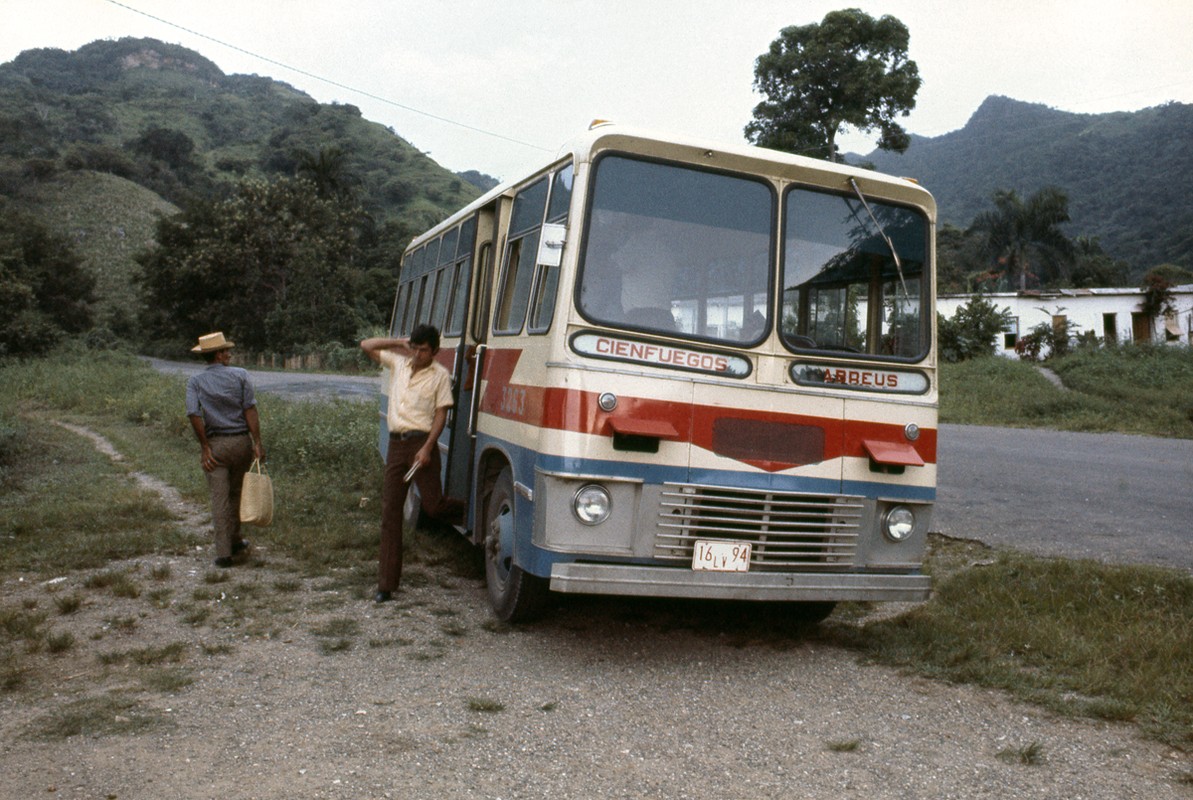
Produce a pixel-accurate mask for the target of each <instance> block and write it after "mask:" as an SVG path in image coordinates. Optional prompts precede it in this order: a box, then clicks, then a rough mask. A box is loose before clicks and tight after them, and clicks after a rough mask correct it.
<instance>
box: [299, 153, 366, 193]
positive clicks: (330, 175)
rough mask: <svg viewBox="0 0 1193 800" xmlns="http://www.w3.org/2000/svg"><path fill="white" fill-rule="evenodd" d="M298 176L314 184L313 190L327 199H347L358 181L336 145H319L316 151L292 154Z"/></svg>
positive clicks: (345, 157)
mask: <svg viewBox="0 0 1193 800" xmlns="http://www.w3.org/2000/svg"><path fill="white" fill-rule="evenodd" d="M294 156H295V161H296V162H297V166H296V169H295V172H296V173H297V175H298V177H300V178H306V179H307V180H309V181H311V182H312V183H314V184H315V191H316V192H317V193H318V195H319V196H320V197H322V198H325V199H329V200H347V199H350V198H351V196H352V193H353V191H354V189H355V186H356V184H357V183H358V181H357V179H356V176H354V175H353V174H352V173H351V172H350V171H349V169H348V159H347V156H345V154H344V151H343V150H341V149H340V148H338V147H335V146H334V145H333V146H330V147H321V148H319V152H318V153H312V152H310V151H309V150H298V151H296V152H295V154H294Z"/></svg>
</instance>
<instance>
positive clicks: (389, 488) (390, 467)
mask: <svg viewBox="0 0 1193 800" xmlns="http://www.w3.org/2000/svg"><path fill="white" fill-rule="evenodd" d="M426 441H427V437H426V436H415V437H413V438H410V439H405V440H402V439H399V438H398V437H396V436H390V437H389V448H388V450H387V453H386V458H385V482H384V485H383V486H382V489H381V553H380V555H379V556H378V561H379V562H380V564H379V567H378V576H377V589H378V590H379V591H382V592H394V591H397V589H398V583H399V582H401V579H402V524H403V519H402V511H403V509H404V508H405V506H406V494H407V493H408V491H409V489H410V486H409V484H407V483H406V482H405V481H404V480H402V479H403V478H404V477H406V473H407V471H409V469H410V467H411V465H413V464H414V456H415V454H417V453H418V451H419V450H420V449H421V448H422V446H423V444H424V443H425V442H426ZM439 470H440V461H439V448H438V447H434V448H432V449H431V461H430V463H428V464H426V465H424V466H423V467H422V469H420V470H419V471H418V472H416V473H415V474H414V477H413V478H412V479H411V483H413V484H414V485H415V486H417V487H418V495H419V497H420V498H421V501H422V510H423V512H425V513H426V514H427V516H429V517H431V518H432V519H435V520H438V521H440V522H444V523H446V524H453V525H454V524H458V523H460V522H461V521H462V520H463V518H464V503H463V502H462V501H460V500H453V499H451V498H449V497H445V496H444V494H443V489H442V487H441V486H440V484H439Z"/></svg>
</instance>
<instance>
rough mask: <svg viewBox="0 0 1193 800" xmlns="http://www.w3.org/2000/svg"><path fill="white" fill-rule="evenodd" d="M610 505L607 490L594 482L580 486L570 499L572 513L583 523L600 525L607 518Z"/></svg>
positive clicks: (610, 501) (611, 504)
mask: <svg viewBox="0 0 1193 800" xmlns="http://www.w3.org/2000/svg"><path fill="white" fill-rule="evenodd" d="M612 507H613V502H612V500H611V499H610V498H609V491H608V490H607V489H606V488H605V487H604V486H598V485H597V484H595V483H590V484H588V485H587V486H581V487H580V489H579V490H578V491H577V492H576V496H575V498H573V499H572V513H573V514H575V515H576V519H578V520H580V521H581V522H583V523H584V524H585V525H600V524H601V523H602V522H604V521H605V520H607V519H609V510H610V509H611V508H612Z"/></svg>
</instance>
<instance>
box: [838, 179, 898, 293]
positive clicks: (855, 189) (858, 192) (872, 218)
mask: <svg viewBox="0 0 1193 800" xmlns="http://www.w3.org/2000/svg"><path fill="white" fill-rule="evenodd" d="M849 185H850V186H852V187H853V193H854V194H856V195H857V199H858V200H861V201H862V207H863V208H865V209H866V213H867V214H869V215H870V221H871V222H873V223H874V227H875V228H876V229H877V230H878V235H879V236H881V237H882V240H883V241H884V242H886V248H887V250H890V251H891V258H893V259H894V260H895V270H896V271H897V272H898V273H899V285H900V286H902V287H903V299H904V301H905V302H906V303H907V304H908V305H911V294H910V293H908V291H907V281H906V279H904V277H903V262H902V261H900V260H899V254H898V253H897V252H895V243H894V242H892V241H891V237H889V236H887V235H886V230H884V229H883V227H882V225H880V224H879V222H878V218H877V217H875V216H874V212H873V211H871V210H870V204H869V203H867V202H866V196H865V195H864V194H862V190H861V187H859V186H858V185H857V181H856V180H854V179H853V178H850V179H849Z"/></svg>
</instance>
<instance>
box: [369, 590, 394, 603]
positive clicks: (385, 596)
mask: <svg viewBox="0 0 1193 800" xmlns="http://www.w3.org/2000/svg"><path fill="white" fill-rule="evenodd" d="M393 597H394V593H393V592H383V591H381V590H378V591H377V594H375V595H373V602H374V603H388V602H389V601H390V600H392V599H393Z"/></svg>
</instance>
